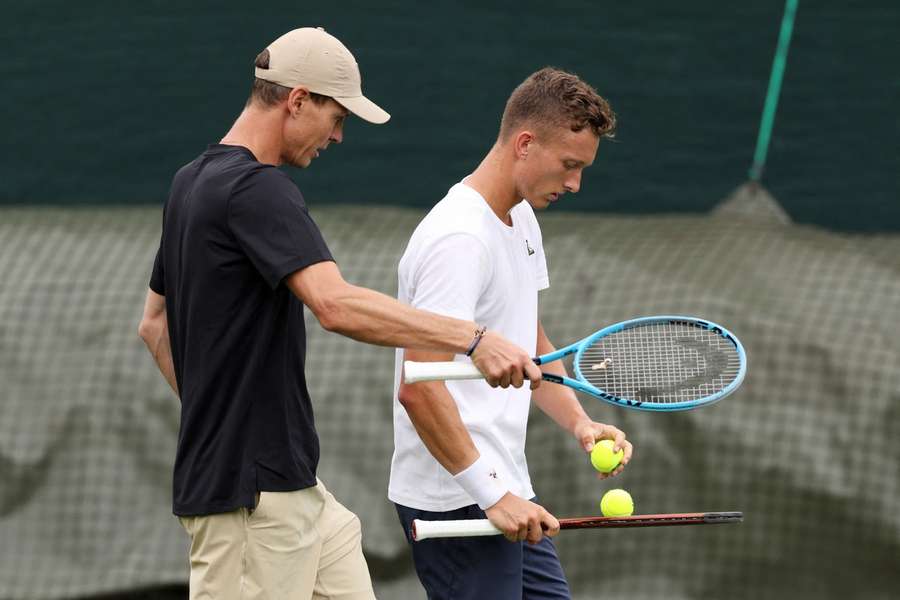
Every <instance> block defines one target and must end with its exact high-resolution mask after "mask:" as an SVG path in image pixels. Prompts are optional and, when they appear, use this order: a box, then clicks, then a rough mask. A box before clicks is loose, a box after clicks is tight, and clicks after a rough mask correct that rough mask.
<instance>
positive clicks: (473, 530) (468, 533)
mask: <svg viewBox="0 0 900 600" xmlns="http://www.w3.org/2000/svg"><path fill="white" fill-rule="evenodd" d="M501 533H503V532H502V531H500V530H499V529H497V528H496V527H494V526H493V525H491V522H490V521H488V520H487V519H464V520H461V521H422V520H421V519H414V520H413V522H412V538H413V540H415V541H417V542H420V541H422V540H427V539H429V538H447V537H476V536H482V535H500V534H501Z"/></svg>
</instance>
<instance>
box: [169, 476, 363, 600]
mask: <svg viewBox="0 0 900 600" xmlns="http://www.w3.org/2000/svg"><path fill="white" fill-rule="evenodd" d="M179 521H181V524H182V526H183V527H184V529H185V530H186V531H187V532H188V534H189V535H190V536H191V578H190V599H191V600H232V599H233V600H256V599H260V600H262V599H266V600H269V599H271V600H311V599H314V600H324V599H331V600H373V599H374V598H375V594H374V592H373V591H372V580H371V579H370V577H369V569H368V567H367V565H366V560H365V558H364V557H363V553H362V544H361V530H360V524H359V519H358V518H357V516H356V515H355V514H353V513H352V512H350V511H349V510H347V509H346V508H344V506H342V505H341V504H340V503H339V502H338V501H337V500H335V498H334V496H332V495H331V493H330V492H329V491H328V490H326V489H325V486H324V485H323V484H322V482H321V481H317V485H316V486H315V487H312V488H307V489H305V490H297V491H294V492H262V493H260V494H259V500H258V502H257V505H256V508H255V509H254V510H252V511H250V510H248V509H246V508H241V509H238V510H235V511H232V512H229V513H222V514H215V515H204V516H198V517H179Z"/></svg>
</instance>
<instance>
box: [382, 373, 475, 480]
mask: <svg viewBox="0 0 900 600" xmlns="http://www.w3.org/2000/svg"><path fill="white" fill-rule="evenodd" d="M399 396H400V402H401V404H402V405H403V407H404V408H405V409H406V414H408V415H409V419H410V421H412V424H413V426H414V427H415V428H416V432H417V433H418V434H419V437H420V438H421V440H422V443H424V444H425V447H426V448H428V451H429V452H430V453H431V455H432V456H433V457H434V458H435V460H437V461H438V462H439V463H440V464H441V466H443V467H444V468H445V469H447V471H448V472H449V473H450V474H451V475H456V474H457V473H459V472H460V471H462V470H464V469H465V468H466V467H468V466H469V465H471V464H472V463H473V462H475V460H476V459H478V456H479V453H478V449H477V448H476V447H475V443H474V442H473V441H472V437H471V436H470V435H469V432H468V430H467V429H466V427H465V425H464V424H463V422H462V418H461V417H460V416H459V409H458V408H457V406H456V402H455V401H454V400H453V397H452V396H451V395H450V392H448V391H447V388H446V386H445V385H444V384H443V382H431V383H419V384H415V386H409V385H403V386H401V388H400V392H399Z"/></svg>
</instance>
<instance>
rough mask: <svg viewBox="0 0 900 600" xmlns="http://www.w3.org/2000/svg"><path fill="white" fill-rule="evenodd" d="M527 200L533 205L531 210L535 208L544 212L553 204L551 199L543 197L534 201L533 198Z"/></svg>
mask: <svg viewBox="0 0 900 600" xmlns="http://www.w3.org/2000/svg"><path fill="white" fill-rule="evenodd" d="M525 200H526V201H527V202H528V204H530V205H531V208H533V209H534V210H544V209H545V208H547V207H548V206H550V204H552V202H551V201H550V198H548V197H546V196H541V197H540V198H538V199H537V200H532V199H531V198H525Z"/></svg>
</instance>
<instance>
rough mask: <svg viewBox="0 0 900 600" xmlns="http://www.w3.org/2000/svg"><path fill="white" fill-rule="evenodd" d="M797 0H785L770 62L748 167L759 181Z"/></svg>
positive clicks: (766, 152)
mask: <svg viewBox="0 0 900 600" xmlns="http://www.w3.org/2000/svg"><path fill="white" fill-rule="evenodd" d="M798 1H799V0H786V2H785V5H784V17H782V19H781V33H780V34H779V35H778V48H777V50H776V51H775V60H774V61H773V62H772V74H771V75H770V76H769V90H768V91H767V92H766V103H765V105H764V107H763V114H762V121H761V122H760V124H759V136H758V137H757V138H756V152H754V153H753V166H752V167H750V179H752V180H753V181H759V180H760V178H761V177H762V171H763V167H765V165H766V155H767V154H768V152H769V140H770V139H771V138H772V126H773V125H774V123H775V109H776V108H777V107H778V96H779V94H780V93H781V80H782V78H783V77H784V69H785V66H787V53H788V47H789V46H790V44H791V32H792V31H793V29H794V15H795V14H796V12H797V3H798Z"/></svg>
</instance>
